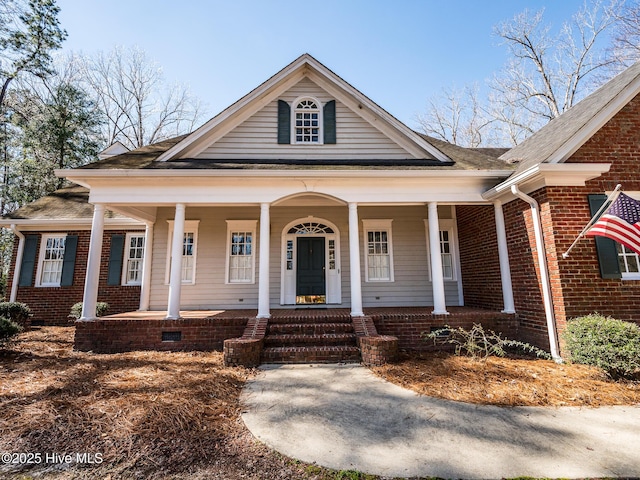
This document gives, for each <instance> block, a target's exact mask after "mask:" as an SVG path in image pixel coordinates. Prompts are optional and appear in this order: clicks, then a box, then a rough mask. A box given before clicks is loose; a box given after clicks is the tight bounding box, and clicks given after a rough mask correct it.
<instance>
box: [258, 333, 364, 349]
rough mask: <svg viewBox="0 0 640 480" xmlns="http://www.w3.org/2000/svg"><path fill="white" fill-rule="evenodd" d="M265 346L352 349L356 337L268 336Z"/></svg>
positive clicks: (351, 335) (337, 335)
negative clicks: (340, 347)
mask: <svg viewBox="0 0 640 480" xmlns="http://www.w3.org/2000/svg"><path fill="white" fill-rule="evenodd" d="M264 342H265V345H266V346H271V347H285V346H294V347H295V346H301V347H302V346H311V345H313V346H319V347H321V346H324V345H343V346H348V347H353V346H355V345H356V335H355V334H353V333H351V334H349V333H346V334H345V333H341V334H329V335H268V336H266V337H265V339H264Z"/></svg>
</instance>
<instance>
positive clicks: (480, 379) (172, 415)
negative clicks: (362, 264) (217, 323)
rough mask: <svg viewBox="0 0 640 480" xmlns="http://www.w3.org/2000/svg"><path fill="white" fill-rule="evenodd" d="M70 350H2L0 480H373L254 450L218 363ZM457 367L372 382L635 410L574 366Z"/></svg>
mask: <svg viewBox="0 0 640 480" xmlns="http://www.w3.org/2000/svg"><path fill="white" fill-rule="evenodd" d="M72 345H73V327H41V328H38V327H36V328H34V329H33V330H32V331H30V332H26V333H23V334H21V335H20V336H19V337H18V340H17V341H15V342H13V343H12V344H10V345H8V346H7V347H6V348H5V349H4V350H0V453H4V452H9V453H13V454H14V455H10V456H9V457H7V456H5V455H3V458H2V459H3V462H2V463H0V477H2V478H6V477H13V478H21V479H23V478H33V477H35V478H64V479H71V478H74V479H75V478H87V479H93V478H100V479H102V478H109V479H119V478H127V479H129V478H134V479H135V478H176V479H178V478H179V479H183V478H184V479H186V478H189V479H192V478H193V479H204V478H211V479H225V480H229V479H236V478H238V479H239V478H244V479H261V480H270V479H317V480H328V479H365V478H366V479H375V478H378V477H372V476H368V475H367V476H365V475H363V474H359V473H357V472H350V471H343V472H337V471H331V470H328V469H324V468H320V467H317V466H316V465H308V464H303V463H301V462H298V461H296V460H293V459H289V458H286V457H283V456H282V455H279V454H278V453H276V452H273V451H270V450H269V449H268V448H266V447H265V446H263V445H262V444H260V443H258V442H257V441H256V440H254V439H253V437H252V436H251V434H250V433H249V432H248V430H247V429H246V427H245V426H244V424H243V423H242V420H241V419H240V413H241V410H242V406H241V405H240V402H239V396H240V392H241V390H242V388H243V386H244V384H245V382H246V381H247V380H248V379H249V378H250V377H251V376H252V375H253V374H254V371H252V370H248V369H244V368H230V367H225V366H224V365H223V362H222V354H221V353H219V352H206V353H203V352H187V353H160V352H131V353H123V354H115V355H95V354H92V353H83V352H75V351H73V349H72ZM464 360H465V359H459V358H456V357H449V356H433V355H432V356H429V357H424V358H413V359H409V358H406V359H404V360H403V361H401V362H400V363H398V364H395V365H389V366H386V367H379V368H376V369H374V371H375V373H376V374H378V375H381V376H382V377H384V378H386V379H387V380H389V381H392V382H393V383H397V384H399V385H402V386H405V387H407V388H411V389H414V390H416V391H418V392H419V393H421V394H427V395H433V396H438V397H442V398H451V399H454V400H461V401H469V402H474V403H493V404H497V405H587V406H598V405H611V404H625V403H626V404H632V403H638V402H639V401H640V385H639V383H638V382H635V383H634V382H626V383H613V382H608V381H606V379H605V378H604V377H603V376H602V375H601V374H600V373H599V372H598V371H597V370H594V369H591V368H586V367H583V366H576V365H556V364H554V363H553V362H548V361H541V360H517V361H515V360H504V359H495V360H494V359H490V360H489V361H488V362H487V363H486V364H479V363H478V362H475V364H470V363H469V362H465V361H464ZM20 452H22V453H25V454H27V456H28V458H27V457H18V456H16V455H15V454H18V453H20ZM29 462H30V463H29ZM17 464H21V465H22V466H21V467H18V466H17Z"/></svg>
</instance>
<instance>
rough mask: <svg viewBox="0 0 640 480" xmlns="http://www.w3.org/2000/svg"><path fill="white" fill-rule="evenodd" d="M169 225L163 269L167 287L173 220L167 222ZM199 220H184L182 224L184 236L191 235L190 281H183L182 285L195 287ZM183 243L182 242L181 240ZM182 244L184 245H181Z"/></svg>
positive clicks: (169, 271)
mask: <svg viewBox="0 0 640 480" xmlns="http://www.w3.org/2000/svg"><path fill="white" fill-rule="evenodd" d="M167 223H168V224H169V232H168V235H169V236H168V240H167V259H166V267H165V277H164V283H165V285H169V275H170V273H171V249H172V247H173V224H174V220H167ZM199 225H200V220H185V222H184V234H187V233H193V255H191V256H192V257H193V271H192V273H191V280H190V281H188V280H183V281H182V285H195V284H196V266H197V264H198V262H197V260H198V228H199ZM183 242H184V240H183ZM183 244H184V243H183Z"/></svg>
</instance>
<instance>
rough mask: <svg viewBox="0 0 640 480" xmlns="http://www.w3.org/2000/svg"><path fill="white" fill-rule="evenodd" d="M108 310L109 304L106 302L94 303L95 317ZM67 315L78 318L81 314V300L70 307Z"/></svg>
mask: <svg viewBox="0 0 640 480" xmlns="http://www.w3.org/2000/svg"><path fill="white" fill-rule="evenodd" d="M108 310H109V304H108V303H106V302H98V303H97V304H96V317H102V316H103V315H104V314H106V313H107V311H108ZM69 316H70V317H72V318H75V319H76V320H78V319H79V318H80V317H81V316H82V302H78V303H76V304H74V305H73V307H71V313H69Z"/></svg>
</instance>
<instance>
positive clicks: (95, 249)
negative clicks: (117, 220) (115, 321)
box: [80, 203, 105, 321]
mask: <svg viewBox="0 0 640 480" xmlns="http://www.w3.org/2000/svg"><path fill="white" fill-rule="evenodd" d="M104 210H105V209H104V205H102V204H100V203H97V204H95V205H94V206H93V221H92V223H91V239H90V241H89V257H88V259H87V273H86V275H85V280H84V295H83V298H82V315H81V317H80V320H84V321H87V320H95V319H96V305H97V303H98V282H99V281H100V257H101V256H102V235H103V233H104Z"/></svg>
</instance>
